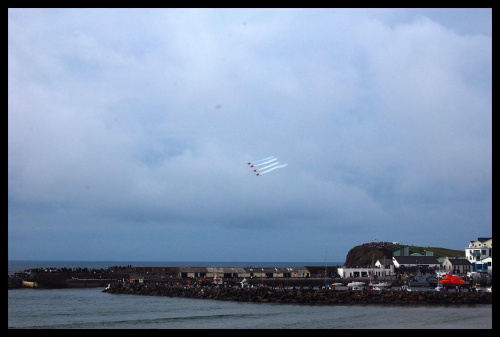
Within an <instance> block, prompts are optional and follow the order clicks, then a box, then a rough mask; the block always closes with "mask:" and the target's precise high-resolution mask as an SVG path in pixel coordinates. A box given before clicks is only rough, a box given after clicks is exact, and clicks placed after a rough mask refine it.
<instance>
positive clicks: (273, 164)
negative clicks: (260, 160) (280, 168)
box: [253, 162, 280, 172]
mask: <svg viewBox="0 0 500 337" xmlns="http://www.w3.org/2000/svg"><path fill="white" fill-rule="evenodd" d="M278 164H280V162H276V163H272V164H271V165H267V166H264V167H261V168H258V169H255V170H253V171H254V172H256V171H258V170H265V169H267V168H270V167H273V166H275V165H278Z"/></svg>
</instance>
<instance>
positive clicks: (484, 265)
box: [465, 238, 493, 274]
mask: <svg viewBox="0 0 500 337" xmlns="http://www.w3.org/2000/svg"><path fill="white" fill-rule="evenodd" d="M492 255H493V238H478V239H477V240H476V241H470V242H469V247H467V248H465V258H466V259H467V260H469V262H470V263H471V264H472V270H473V271H476V272H482V273H488V274H491V273H492V272H493V264H492V257H493V256H492Z"/></svg>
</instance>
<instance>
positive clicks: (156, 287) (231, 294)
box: [103, 283, 493, 305]
mask: <svg viewBox="0 0 500 337" xmlns="http://www.w3.org/2000/svg"><path fill="white" fill-rule="evenodd" d="M103 292H107V293H110V294H128V295H143V296H169V297H182V298H195V299H211V300H222V301H236V302H254V303H289V304H320V305H335V304H337V305H342V304H384V305H385V304H388V305H407V304H412V305H433V304H438V305H473V304H492V303H493V297H492V293H486V292H480V293H475V292H435V291H394V290H388V291H373V290H372V291H368V290H365V291H354V290H331V289H319V290H314V289H298V288H295V289H272V288H267V287H262V288H239V287H227V288H225V287H220V288H214V287H209V286H207V287H185V286H181V285H179V286H177V285H160V284H135V283H114V284H110V285H109V286H108V287H107V288H106V289H104V290H103Z"/></svg>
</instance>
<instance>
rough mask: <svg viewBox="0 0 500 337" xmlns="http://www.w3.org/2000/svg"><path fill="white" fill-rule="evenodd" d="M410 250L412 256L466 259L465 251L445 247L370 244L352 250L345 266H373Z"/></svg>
mask: <svg viewBox="0 0 500 337" xmlns="http://www.w3.org/2000/svg"><path fill="white" fill-rule="evenodd" d="M405 247H409V248H410V254H414V253H418V254H422V255H425V252H426V251H428V252H429V251H430V252H433V253H434V255H433V256H434V257H435V258H437V259H439V258H440V257H465V249H464V250H456V249H449V248H443V247H423V246H407V245H400V244H393V243H391V242H370V243H364V244H362V245H359V246H356V247H354V248H352V249H351V250H350V251H349V252H348V253H347V256H346V259H345V266H346V267H355V266H366V267H369V266H371V265H372V262H376V261H377V260H380V259H392V253H393V252H395V251H397V250H399V249H402V248H405Z"/></svg>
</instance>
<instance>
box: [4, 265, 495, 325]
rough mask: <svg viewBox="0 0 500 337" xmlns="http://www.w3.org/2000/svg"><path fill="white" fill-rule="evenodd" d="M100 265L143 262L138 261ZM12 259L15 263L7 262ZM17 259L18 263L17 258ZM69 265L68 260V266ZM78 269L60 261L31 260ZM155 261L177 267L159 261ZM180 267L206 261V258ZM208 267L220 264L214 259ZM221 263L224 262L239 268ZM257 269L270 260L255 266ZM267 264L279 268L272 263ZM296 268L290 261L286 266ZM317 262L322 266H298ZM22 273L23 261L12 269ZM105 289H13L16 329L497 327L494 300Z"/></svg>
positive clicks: (12, 311)
mask: <svg viewBox="0 0 500 337" xmlns="http://www.w3.org/2000/svg"><path fill="white" fill-rule="evenodd" d="M108 263H109V262H106V264H105V265H103V266H102V267H99V266H96V265H93V264H91V263H90V262H88V263H85V262H78V264H77V265H74V267H87V268H107V267H108V266H112V265H128V264H131V265H133V266H144V265H145V264H141V263H138V262H132V263H124V262H120V263H111V264H108ZM9 264H10V263H9ZM13 264H15V263H13ZM66 264H68V263H66ZM25 265H28V266H29V267H28V268H24V269H29V268H35V267H64V266H65V267H73V265H71V263H69V265H61V263H52V264H47V263H45V262H43V263H41V264H35V265H32V264H29V263H28V264H25ZM152 265H155V266H162V265H163V266H173V265H174V264H173V263H172V262H161V263H158V262H155V263H154V264H152ZM182 265H193V266H200V265H201V264H200V263H190V264H182ZM210 265H214V264H213V263H212V264H210ZM233 265H235V264H233V263H222V265H221V266H233ZM253 265H254V266H256V265H260V266H264V264H261V263H260V264H255V263H254V264H253ZM269 265H274V266H276V265H278V264H277V263H270V264H269ZM287 265H288V266H290V264H287ZM303 265H318V263H310V264H308V263H300V264H298V266H303ZM11 268H13V270H14V271H22V270H24V269H16V268H18V267H17V266H11V267H9V272H10V270H11ZM102 290H103V289H102V288H83V289H82V288H70V289H31V288H21V289H11V290H8V328H10V329H437V328H439V329H441V328H442V329H492V325H493V322H492V321H493V320H492V305H484V304H482V305H411V306H410V305H407V306H403V305H304V304H276V303H240V302H231V301H218V300H208V299H189V298H170V297H163V296H141V295H124V294H110V293H104V292H102Z"/></svg>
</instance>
